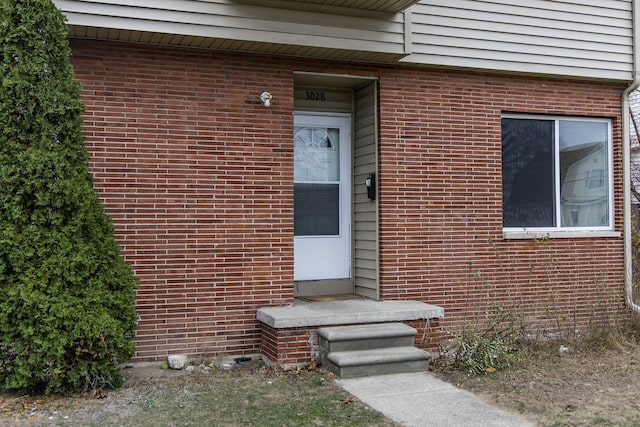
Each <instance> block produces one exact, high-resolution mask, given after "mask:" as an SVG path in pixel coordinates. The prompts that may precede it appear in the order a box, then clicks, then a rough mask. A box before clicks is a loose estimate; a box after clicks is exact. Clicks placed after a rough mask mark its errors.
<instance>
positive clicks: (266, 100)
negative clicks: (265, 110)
mask: <svg viewBox="0 0 640 427" xmlns="http://www.w3.org/2000/svg"><path fill="white" fill-rule="evenodd" d="M271 98H273V96H272V95H271V94H270V93H269V92H267V91H266V90H265V91H263V92H262V93H261V94H260V101H261V102H262V105H264V106H265V107H271Z"/></svg>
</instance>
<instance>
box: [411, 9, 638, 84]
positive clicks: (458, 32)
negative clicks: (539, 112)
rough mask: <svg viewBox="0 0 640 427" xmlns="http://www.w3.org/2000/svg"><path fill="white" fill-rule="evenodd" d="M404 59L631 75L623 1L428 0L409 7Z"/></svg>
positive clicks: (629, 20) (563, 72) (628, 27)
mask: <svg viewBox="0 0 640 427" xmlns="http://www.w3.org/2000/svg"><path fill="white" fill-rule="evenodd" d="M411 11H412V18H413V19H412V42H413V44H412V49H411V51H412V54H411V55H409V56H408V57H405V58H403V59H402V62H407V63H419V64H425V65H438V66H449V67H465V68H476V69H491V70H500V71H508V72H519V73H537V74H556V75H567V76H577V77H585V78H603V79H611V80H629V79H630V78H631V73H632V61H633V56H632V3H631V1H628V0H589V1H575V0H567V1H553V0H512V1H509V2H505V1H495V0H429V1H423V2H421V3H420V4H418V5H416V6H413V7H412V8H411Z"/></svg>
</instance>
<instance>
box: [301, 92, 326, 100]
mask: <svg viewBox="0 0 640 427" xmlns="http://www.w3.org/2000/svg"><path fill="white" fill-rule="evenodd" d="M305 99H306V100H307V101H326V100H327V97H326V96H325V94H324V92H309V91H306V92H305Z"/></svg>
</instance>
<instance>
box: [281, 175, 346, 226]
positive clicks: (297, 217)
mask: <svg viewBox="0 0 640 427" xmlns="http://www.w3.org/2000/svg"><path fill="white" fill-rule="evenodd" d="M293 194H294V208H293V209H294V235H296V236H330V235H331V236H336V235H338V234H340V229H339V225H340V221H339V215H340V198H339V196H340V186H339V185H338V184H303V183H297V184H295V185H294V191H293Z"/></svg>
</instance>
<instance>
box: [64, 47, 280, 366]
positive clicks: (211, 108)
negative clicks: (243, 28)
mask: <svg viewBox="0 0 640 427" xmlns="http://www.w3.org/2000/svg"><path fill="white" fill-rule="evenodd" d="M72 48H73V52H74V57H73V64H74V67H75V70H76V76H77V78H78V79H79V80H80V81H81V83H82V85H83V99H84V102H85V109H86V114H85V129H86V137H87V147H88V150H89V152H90V153H91V170H92V172H93V175H94V177H95V185H96V187H97V189H98V190H99V191H100V193H101V194H102V200H103V202H104V204H105V206H106V209H107V212H108V213H109V215H110V216H111V218H112V219H113V222H114V225H115V228H116V237H117V239H118V241H119V243H120V244H121V246H122V249H123V250H122V254H123V255H124V257H125V260H126V261H127V262H129V263H131V264H132V265H133V266H134V269H135V273H136V275H137V276H138V277H139V278H140V288H139V289H138V291H137V294H138V295H137V296H138V298H137V302H138V306H137V310H138V313H139V314H140V316H141V322H140V326H139V329H138V332H137V337H136V356H135V360H137V361H148V360H157V359H159V358H162V357H164V356H166V354H168V353H171V352H187V353H200V354H242V353H255V352H256V351H257V350H258V349H259V345H260V334H259V327H258V324H257V322H256V320H255V315H256V309H257V308H259V307H263V306H269V305H281V304H284V303H288V302H290V301H291V299H292V298H293V282H292V280H293V270H292V267H291V264H292V262H293V224H292V221H291V218H293V185H292V177H293V160H292V158H293V152H292V148H291V143H290V140H291V137H290V136H291V135H292V133H293V127H292V126H293V119H292V116H291V110H292V105H293V99H292V97H293V83H292V81H291V75H290V74H283V73H281V72H279V70H278V69H277V68H276V69H275V71H274V67H271V66H266V67H265V66H262V65H258V64H257V63H256V61H257V59H251V58H249V59H246V58H245V57H243V56H224V55H215V54H212V53H210V52H207V51H203V50H195V51H180V50H177V49H162V48H144V47H137V46H131V45H121V44H113V43H99V42H95V43H94V42H79V41H76V42H74V43H73V44H72ZM263 65H264V64H263ZM265 85H268V88H269V90H272V91H274V92H275V93H277V94H278V98H277V99H276V100H275V102H274V104H273V106H272V107H271V108H265V107H263V106H262V105H261V104H260V102H259V99H258V95H259V94H260V92H261V91H262V90H264V89H265V88H266V87H267V86H265Z"/></svg>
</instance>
